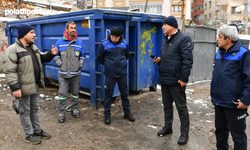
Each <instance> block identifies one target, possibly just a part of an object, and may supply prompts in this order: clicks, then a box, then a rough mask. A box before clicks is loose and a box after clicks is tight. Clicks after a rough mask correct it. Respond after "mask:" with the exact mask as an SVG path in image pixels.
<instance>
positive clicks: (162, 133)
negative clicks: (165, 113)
mask: <svg viewBox="0 0 250 150" xmlns="http://www.w3.org/2000/svg"><path fill="white" fill-rule="evenodd" d="M172 133H173V130H172V128H169V127H167V126H165V127H164V128H163V129H162V130H160V131H159V132H158V133H157V135H158V136H165V135H167V134H172Z"/></svg>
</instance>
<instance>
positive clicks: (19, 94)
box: [12, 90, 22, 98]
mask: <svg viewBox="0 0 250 150" xmlns="http://www.w3.org/2000/svg"><path fill="white" fill-rule="evenodd" d="M12 93H13V96H14V97H18V98H20V97H22V91H21V90H17V91H14V92H12Z"/></svg>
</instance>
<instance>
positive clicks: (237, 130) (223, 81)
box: [210, 26, 250, 150]
mask: <svg viewBox="0 0 250 150" xmlns="http://www.w3.org/2000/svg"><path fill="white" fill-rule="evenodd" d="M217 42H218V47H219V50H218V51H217V54H216V56H215V65H214V71H213V77H212V81H211V90H210V92H211V98H212V103H213V104H214V105H215V128H216V131H215V134H216V140H217V143H216V146H217V149H223V150H224V149H229V147H228V135H229V131H230V132H231V135H232V137H233V141H234V149H235V150H247V136H246V133H245V130H246V117H247V116H248V113H247V108H248V105H249V104H250V99H249V97H250V70H249V68H250V62H249V57H250V55H249V50H248V49H247V48H246V47H245V46H243V45H242V44H241V42H240V40H239V39H238V31H237V29H236V27H234V26H224V27H222V28H221V29H220V30H219V32H218V38H217Z"/></svg>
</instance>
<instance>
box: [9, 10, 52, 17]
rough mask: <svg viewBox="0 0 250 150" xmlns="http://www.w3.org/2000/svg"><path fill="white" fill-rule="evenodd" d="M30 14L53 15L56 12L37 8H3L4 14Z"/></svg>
mask: <svg viewBox="0 0 250 150" xmlns="http://www.w3.org/2000/svg"><path fill="white" fill-rule="evenodd" d="M30 14H33V15H34V14H41V15H54V14H57V12H56V11H52V10H42V9H37V10H29V9H20V10H18V9H10V10H5V16H8V15H27V16H29V15H30Z"/></svg>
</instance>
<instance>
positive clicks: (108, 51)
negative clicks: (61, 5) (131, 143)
mask: <svg viewBox="0 0 250 150" xmlns="http://www.w3.org/2000/svg"><path fill="white" fill-rule="evenodd" d="M122 34H123V30H122V29H121V28H119V27H113V28H112V30H111V34H110V35H109V36H108V39H106V40H104V41H103V42H102V43H101V45H100V47H99V50H98V54H97V58H96V60H97V61H98V62H100V63H101V64H102V65H104V66H105V72H104V74H105V77H106V78H105V86H106V88H107V89H108V90H107V92H106V95H105V99H104V110H105V111H104V115H105V120H104V122H105V124H107V125H109V124H110V123H111V119H110V114H111V113H110V109H111V99H112V95H113V92H114V87H115V84H116V82H117V83H118V86H119V91H120V93H121V99H122V106H123V111H124V118H126V119H128V120H129V121H132V122H133V121H135V118H134V117H133V116H132V115H131V113H130V104H129V100H128V89H127V87H128V86H127V59H128V58H129V45H128V43H127V41H126V40H124V39H123V36H122Z"/></svg>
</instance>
